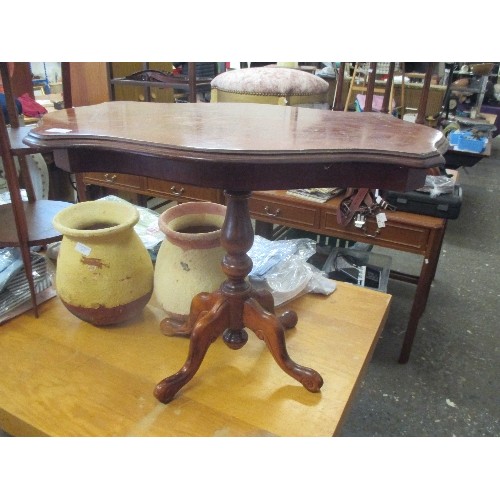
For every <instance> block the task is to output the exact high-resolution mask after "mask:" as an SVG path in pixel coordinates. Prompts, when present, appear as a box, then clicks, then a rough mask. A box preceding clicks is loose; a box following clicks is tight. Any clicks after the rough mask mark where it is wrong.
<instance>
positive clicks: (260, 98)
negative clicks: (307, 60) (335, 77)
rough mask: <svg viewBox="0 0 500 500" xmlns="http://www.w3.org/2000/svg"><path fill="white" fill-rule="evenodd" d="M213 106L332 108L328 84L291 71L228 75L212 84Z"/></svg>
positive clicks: (247, 70) (266, 69)
mask: <svg viewBox="0 0 500 500" xmlns="http://www.w3.org/2000/svg"><path fill="white" fill-rule="evenodd" d="M211 87H212V94H211V102H253V103H259V104H280V105H284V106H301V107H317V108H328V83H327V82H326V81H325V80H323V79H322V78H320V77H319V76H315V75H312V74H310V73H307V72H305V71H301V70H298V69H291V68H281V67H269V66H263V67H260V68H245V69H237V70H233V71H226V72H225V73H221V74H219V75H217V76H216V77H215V78H214V79H213V80H212V82H211Z"/></svg>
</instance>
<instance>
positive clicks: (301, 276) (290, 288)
mask: <svg viewBox="0 0 500 500" xmlns="http://www.w3.org/2000/svg"><path fill="white" fill-rule="evenodd" d="M315 253H316V242H315V241H313V240H311V239H308V238H300V239H294V240H281V241H270V240H266V239H265V238H262V237H260V236H255V239H254V244H253V246H252V248H251V249H250V251H249V252H248V255H249V257H250V258H251V259H252V261H253V263H254V267H253V269H252V271H251V272H250V275H249V279H250V281H251V283H252V285H253V286H254V287H255V288H256V289H262V288H265V289H267V290H269V291H270V292H271V294H272V296H273V298H274V304H275V305H276V306H279V305H282V304H284V303H286V302H288V301H290V300H292V299H295V298H296V297H299V296H300V295H304V294H306V293H310V292H311V293H320V294H323V295H329V294H331V293H332V292H333V291H334V290H335V287H336V284H335V281H333V280H331V279H328V278H327V277H326V276H325V274H324V273H323V272H322V271H320V270H319V269H317V268H315V267H314V266H312V265H311V264H308V263H307V260H308V259H309V258H310V257H312V256H313V255H314V254H315Z"/></svg>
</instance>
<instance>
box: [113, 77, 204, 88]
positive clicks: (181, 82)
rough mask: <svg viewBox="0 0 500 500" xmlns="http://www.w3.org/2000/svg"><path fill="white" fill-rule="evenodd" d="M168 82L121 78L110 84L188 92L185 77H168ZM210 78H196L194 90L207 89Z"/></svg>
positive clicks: (188, 85) (114, 79) (187, 83)
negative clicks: (174, 89)
mask: <svg viewBox="0 0 500 500" xmlns="http://www.w3.org/2000/svg"><path fill="white" fill-rule="evenodd" d="M169 80H170V81H165V82H157V81H154V80H131V79H127V78H126V77H123V78H112V79H111V80H110V83H111V84H113V85H133V86H135V87H138V86H144V87H158V88H176V89H182V90H189V88H190V83H189V80H188V78H186V77H177V76H172V77H169ZM211 81H212V78H198V79H197V80H196V83H195V87H196V88H202V87H209V86H210V82H211Z"/></svg>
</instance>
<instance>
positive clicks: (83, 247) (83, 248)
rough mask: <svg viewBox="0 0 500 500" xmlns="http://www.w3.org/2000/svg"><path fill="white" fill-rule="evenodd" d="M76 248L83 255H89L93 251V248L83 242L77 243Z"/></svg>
mask: <svg viewBox="0 0 500 500" xmlns="http://www.w3.org/2000/svg"><path fill="white" fill-rule="evenodd" d="M75 250H76V251H77V252H79V253H81V254H82V255H85V257H88V256H89V255H90V252H92V249H91V248H89V247H88V246H87V245H84V244H83V243H77V244H76V245H75Z"/></svg>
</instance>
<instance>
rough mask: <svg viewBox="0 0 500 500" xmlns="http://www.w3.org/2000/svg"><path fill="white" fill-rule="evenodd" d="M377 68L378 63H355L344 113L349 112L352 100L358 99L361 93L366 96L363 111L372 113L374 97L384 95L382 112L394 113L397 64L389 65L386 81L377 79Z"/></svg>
mask: <svg viewBox="0 0 500 500" xmlns="http://www.w3.org/2000/svg"><path fill="white" fill-rule="evenodd" d="M377 66H378V64H377V63H364V64H363V63H355V65H354V71H353V75H352V80H351V83H350V85H349V91H348V93H347V99H346V101H345V105H344V111H348V110H349V108H350V106H351V102H352V100H353V99H355V98H356V93H361V94H363V95H365V96H366V101H365V106H364V107H363V111H372V110H373V109H374V107H375V106H374V102H373V99H374V96H375V95H382V96H383V103H382V109H381V110H380V111H381V112H382V113H387V112H389V113H391V112H392V110H393V96H394V85H393V82H394V69H395V63H389V67H388V72H387V79H386V80H378V79H377V75H378V74H379V73H377ZM385 74H386V72H385V71H384V75H385Z"/></svg>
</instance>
